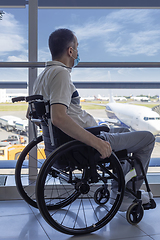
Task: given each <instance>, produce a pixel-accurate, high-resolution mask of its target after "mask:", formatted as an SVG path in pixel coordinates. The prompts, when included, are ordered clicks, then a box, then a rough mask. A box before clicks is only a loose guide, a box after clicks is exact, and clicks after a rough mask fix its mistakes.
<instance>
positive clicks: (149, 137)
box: [146, 131, 155, 144]
mask: <svg viewBox="0 0 160 240" xmlns="http://www.w3.org/2000/svg"><path fill="white" fill-rule="evenodd" d="M146 138H147V139H148V141H149V142H150V143H153V144H154V142H155V137H154V135H153V134H152V133H151V132H149V131H146Z"/></svg>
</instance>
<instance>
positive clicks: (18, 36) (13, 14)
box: [0, 7, 160, 95]
mask: <svg viewBox="0 0 160 240" xmlns="http://www.w3.org/2000/svg"><path fill="white" fill-rule="evenodd" d="M0 10H1V9H0ZM2 10H3V11H4V12H5V14H4V15H3V20H2V21H0V61H28V57H27V54H28V39H27V38H28V8H27V7H26V8H25V9H7V8H6V9H2ZM62 16H63V17H62ZM159 23H160V9H152V10H151V9H121V10H118V9H117V10H111V9H99V10H98V9H97V10H95V9H90V10H89V9H79V10H78V9H63V10H62V9H61V10H60V9H59V10H57V9H56V10H55V9H40V10H38V60H39V61H48V60H50V59H51V58H50V54H49V51H48V36H49V34H50V33H51V32H52V31H54V30H55V29H57V28H60V27H62V28H63V27H65V28H69V29H71V30H73V31H74V32H75V34H76V36H77V37H78V40H79V54H80V58H81V61H83V62H84V61H86V62H87V61H102V62H103V61H104V62H112V61H113V62H114V61H115V62H127V61H133V62H134V61H137V62H138V61H142V62H143V61H144V62H152V61H154V62H156V61H157V62H160V27H159ZM41 70H42V69H40V70H39V71H41ZM0 71H1V74H0V80H24V81H27V78H28V76H27V70H25V69H8V70H7V69H0ZM109 72H110V74H109ZM109 75H111V79H112V80H113V81H114V80H115V81H159V80H160V69H143V68H139V69H131V68H130V69H117V68H115V69H95V70H94V69H74V70H73V71H72V78H73V80H74V81H75V80H92V81H94V80H96V81H97V80H101V81H108V80H109ZM98 91H100V90H98ZM115 91H116V92H117V90H115ZM145 91H146V94H148V93H150V94H152V92H153V93H155V94H159V92H160V90H145ZM103 92H104V93H103V94H104V95H107V91H106V90H104V91H103ZM120 92H121V93H122V92H123V93H122V94H124V91H120ZM127 92H128V93H131V92H133V94H134V95H135V94H136V93H137V94H139V93H140V92H142V90H136V91H134V90H130V91H128V90H127ZM134 92H135V93H134ZM118 93H119V92H118ZM118 93H116V94H118ZM143 93H144V92H143ZM81 94H82V95H83V94H84V95H86V94H87V95H88V90H87V91H84V90H83V91H81ZM92 94H93V91H90V95H92Z"/></svg>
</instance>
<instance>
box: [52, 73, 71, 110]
mask: <svg viewBox="0 0 160 240" xmlns="http://www.w3.org/2000/svg"><path fill="white" fill-rule="evenodd" d="M48 87H49V91H50V94H49V96H50V104H51V105H52V104H56V103H60V104H63V105H65V106H66V107H67V108H68V107H69V105H70V102H71V97H72V90H71V79H70V73H69V72H68V70H67V69H62V70H61V71H59V72H58V73H57V74H56V76H52V75H51V76H50V82H49V86H48Z"/></svg>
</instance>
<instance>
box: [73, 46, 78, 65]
mask: <svg viewBox="0 0 160 240" xmlns="http://www.w3.org/2000/svg"><path fill="white" fill-rule="evenodd" d="M72 49H73V50H74V51H77V50H75V49H74V48H72ZM72 58H73V59H74V65H73V67H75V66H77V65H78V63H79V61H80V57H79V53H78V52H77V58H74V57H73V56H72Z"/></svg>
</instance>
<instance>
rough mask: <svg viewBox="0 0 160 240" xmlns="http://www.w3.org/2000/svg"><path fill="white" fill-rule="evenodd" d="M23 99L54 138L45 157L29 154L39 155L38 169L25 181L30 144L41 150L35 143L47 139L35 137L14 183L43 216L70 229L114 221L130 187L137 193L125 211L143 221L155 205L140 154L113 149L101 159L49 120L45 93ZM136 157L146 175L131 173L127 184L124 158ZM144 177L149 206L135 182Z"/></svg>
mask: <svg viewBox="0 0 160 240" xmlns="http://www.w3.org/2000/svg"><path fill="white" fill-rule="evenodd" d="M23 100H25V101H27V102H28V103H29V106H30V117H31V121H32V123H33V129H34V131H35V126H34V123H35V122H38V123H40V124H41V125H42V126H43V125H44V124H45V125H46V126H47V127H48V128H49V133H50V137H51V143H52V145H54V147H55V150H53V151H52V152H51V153H50V154H49V156H48V157H47V158H46V156H45V154H44V155H43V154H42V157H41V158H42V159H39V158H35V157H33V159H31V161H32V160H34V161H36V164H34V165H35V166H36V168H37V166H38V169H40V170H38V171H37V172H36V174H35V175H34V176H32V175H31V174H30V173H29V172H27V174H26V178H28V179H29V180H28V181H27V183H26V182H25V181H23V177H24V174H23V173H22V172H23V171H22V170H23V165H25V167H26V166H27V167H28V165H27V164H26V161H28V160H26V159H27V158H28V156H30V157H31V156H32V155H31V152H32V150H33V149H32V148H34V147H36V151H37V152H38V150H37V149H38V148H37V145H39V144H40V143H41V142H42V141H43V138H42V136H40V137H35V139H33V141H31V142H30V143H29V144H28V146H26V148H25V149H24V150H23V152H22V153H21V155H20V157H19V159H18V161H17V166H16V172H15V179H16V185H17V188H18V190H19V193H20V194H21V196H22V197H23V198H24V200H25V201H27V202H28V203H29V204H30V205H32V206H34V207H37V206H38V208H39V210H40V212H41V214H42V216H43V217H44V219H45V220H46V221H47V222H48V223H49V224H50V225H51V226H52V227H53V228H55V229H57V230H58V231H60V232H62V233H65V234H70V235H79V234H87V233H91V232H94V231H97V230H98V229H100V228H102V227H103V226H105V225H106V224H107V223H108V222H110V221H111V219H112V218H113V217H114V216H115V214H116V213H117V212H118V210H119V208H120V206H121V203H122V200H123V196H124V191H128V192H130V193H131V194H132V195H133V196H134V197H135V200H134V203H133V204H132V205H131V206H130V207H129V209H128V211H127V214H126V218H127V221H128V222H129V223H130V224H132V225H135V224H137V223H139V222H140V221H141V219H142V218H143V214H144V210H146V209H147V210H148V209H152V208H155V207H156V203H155V202H154V200H153V199H152V196H151V194H150V188H149V185H148V181H147V178H146V176H145V172H144V170H143V166H142V164H141V162H140V161H139V160H138V159H133V158H132V156H127V154H126V151H125V150H124V151H121V152H116V153H114V152H112V154H111V156H110V157H109V158H106V159H101V158H100V155H99V153H98V152H97V151H96V150H95V149H93V148H91V147H89V146H87V145H85V144H84V143H81V142H79V141H77V140H74V139H72V138H70V137H69V136H67V135H66V134H64V133H63V132H62V131H61V130H60V129H58V128H56V127H55V126H53V125H52V124H51V120H50V112H49V109H50V106H49V102H46V101H44V100H43V97H42V96H41V95H33V96H29V97H26V98H23V97H22V98H20V97H19V98H14V99H13V100H12V101H13V102H16V101H23ZM87 130H88V131H90V132H91V133H93V134H95V135H96V136H98V137H100V132H101V131H109V128H108V127H106V126H98V127H95V128H89V129H87ZM35 135H36V134H35ZM53 136H54V138H53ZM41 152H42V151H41ZM45 158H46V159H45ZM135 160H136V161H138V163H139V164H140V168H141V170H142V175H141V176H134V177H132V178H131V180H130V179H129V180H130V181H132V186H133V187H132V189H127V187H126V186H125V178H124V174H123V170H122V166H121V163H122V162H123V161H128V162H129V163H130V164H131V166H132V168H133V169H134V161H135ZM37 163H38V165H37ZM39 163H40V164H39ZM38 172H39V173H38ZM30 179H31V180H30ZM32 179H33V181H32ZM140 179H144V181H145V184H146V188H147V191H148V193H149V196H150V202H149V203H148V204H145V206H144V205H143V204H142V200H141V192H140V191H136V189H135V182H136V181H137V180H140ZM113 181H114V182H116V185H117V190H116V195H115V196H114V198H112V194H111V191H112V182H113ZM27 188H28V189H29V191H27Z"/></svg>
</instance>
